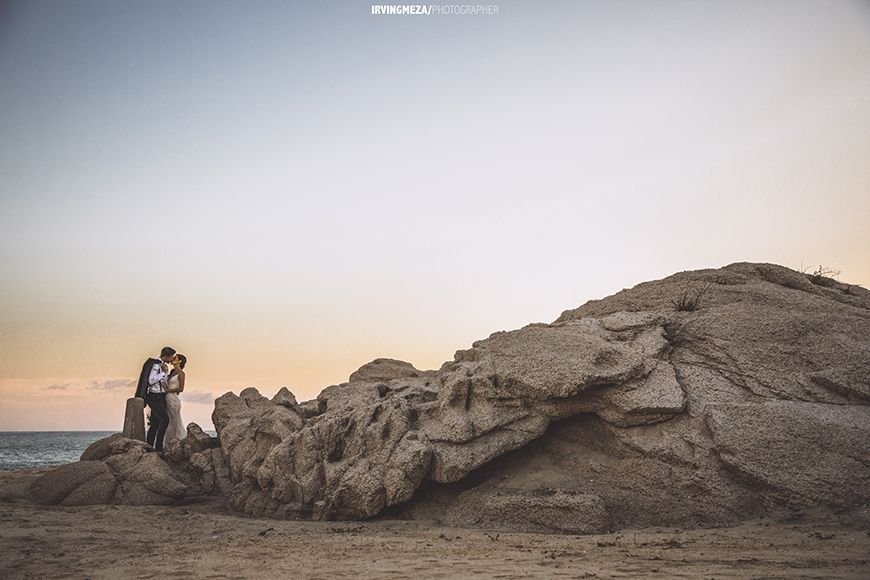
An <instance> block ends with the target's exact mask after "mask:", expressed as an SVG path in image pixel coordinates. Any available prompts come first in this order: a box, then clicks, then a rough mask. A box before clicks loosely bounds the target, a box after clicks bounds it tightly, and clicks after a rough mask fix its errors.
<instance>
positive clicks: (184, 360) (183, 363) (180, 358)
mask: <svg viewBox="0 0 870 580" xmlns="http://www.w3.org/2000/svg"><path fill="white" fill-rule="evenodd" d="M186 365H187V357H186V356H184V355H183V354H179V355H178V366H179V367H181V368H182V369H183V368H184V367H185V366H186Z"/></svg>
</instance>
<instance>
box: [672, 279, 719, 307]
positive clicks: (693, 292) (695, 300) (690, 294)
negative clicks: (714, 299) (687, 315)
mask: <svg viewBox="0 0 870 580" xmlns="http://www.w3.org/2000/svg"><path fill="white" fill-rule="evenodd" d="M709 288H710V285H709V284H705V285H704V287H703V288H700V289H698V288H695V289H691V288H686V289H685V290H683V293H682V294H680V295H679V296H676V297H675V298H672V299H671V304H673V305H674V310H676V311H678V312H694V311H695V310H697V309H698V308H699V306H700V304H701V298H702V297H703V296H704V294H706V293H707V290H708V289H709Z"/></svg>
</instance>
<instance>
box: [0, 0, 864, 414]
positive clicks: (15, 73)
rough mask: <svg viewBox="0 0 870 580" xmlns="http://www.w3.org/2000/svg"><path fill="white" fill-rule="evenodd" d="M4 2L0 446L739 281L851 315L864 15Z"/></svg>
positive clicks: (799, 8) (592, 6)
mask: <svg viewBox="0 0 870 580" xmlns="http://www.w3.org/2000/svg"><path fill="white" fill-rule="evenodd" d="M371 4H372V2H359V1H348V2H330V3H322V2H314V1H311V2H264V1H259V0H256V1H253V2H237V1H219V0H208V1H198V0H185V1H183V2H177V1H175V0H172V1H168V0H167V1H155V0H147V1H141V2H132V1H129V2H127V1H118V0H105V1H93V0H70V1H65V2H57V1H44V0H25V1H12V2H10V1H2V2H0V264H2V270H0V272H2V274H0V276H2V299H0V349H2V358H0V430H57V429H106V430H119V429H120V428H121V424H122V419H123V409H124V400H125V399H126V398H127V397H128V396H132V393H133V390H134V389H133V387H132V386H131V383H132V381H133V380H134V379H135V378H136V376H137V374H138V371H139V369H140V368H141V365H142V362H143V361H144V360H145V358H146V357H147V356H149V355H156V354H157V352H158V351H159V349H160V347H162V346H164V345H172V346H174V347H176V348H177V349H178V350H179V351H180V352H183V353H185V354H187V355H188V357H189V359H190V363H189V367H188V369H187V371H188V390H189V391H190V392H189V393H185V395H184V396H183V400H184V401H185V402H184V408H183V411H182V414H183V416H184V419H185V420H187V421H196V422H198V423H200V424H201V425H202V426H203V427H206V428H210V427H211V421H210V413H211V409H212V403H211V402H212V399H213V397H214V396H218V395H220V394H221V393H223V392H225V391H227V390H235V391H238V390H239V389H241V388H243V387H245V386H249V385H255V386H258V387H259V388H260V389H261V391H262V392H264V393H265V394H268V395H271V394H273V393H274V392H275V391H276V390H277V389H278V388H279V387H280V386H282V385H286V386H287V387H288V388H290V389H291V390H292V391H293V392H294V393H295V394H296V396H297V398H298V399H300V400H305V399H309V398H312V397H314V396H315V395H316V394H317V393H318V392H319V391H320V390H321V389H322V388H324V387H326V386H328V385H331V384H335V383H339V382H343V381H345V380H347V377H348V375H349V374H350V373H351V372H353V371H354V370H355V369H356V368H358V367H359V366H361V365H362V364H364V363H365V362H367V361H369V360H371V359H373V358H376V357H379V356H385V357H391V358H398V359H402V360H407V361H409V362H411V363H413V364H414V365H416V366H417V367H418V368H437V367H438V366H440V365H441V363H442V362H444V361H445V360H449V359H451V358H452V357H453V353H454V351H455V350H457V349H459V348H467V347H468V346H469V345H470V343H471V342H472V341H474V340H476V339H479V338H483V337H486V336H488V335H489V334H490V333H491V332H494V331H497V330H505V329H511V328H517V327H520V326H523V325H524V324H526V323H529V322H534V321H552V320H553V319H555V318H556V317H557V316H558V315H559V313H560V312H561V311H562V310H564V309H566V308H572V307H576V306H578V305H580V304H582V303H583V302H585V301H586V300H588V299H592V298H600V297H603V296H606V295H608V294H612V293H613V292H616V291H618V290H620V289H622V288H624V287H629V286H633V285H634V284H637V283H639V282H642V281H645V280H649V279H656V278H661V277H663V276H666V275H668V274H671V273H673V272H676V271H680V270H686V269H696V268H705V267H720V266H724V265H726V264H728V263H731V262H736V261H764V262H775V263H780V264H783V265H786V266H789V267H792V268H796V269H799V268H801V267H810V268H811V269H812V268H814V267H816V266H818V265H819V264H824V265H826V266H830V267H833V268H836V269H838V270H840V272H841V275H840V279H841V280H844V281H848V282H852V283H857V284H862V285H864V286H865V287H866V286H870V3H867V2H862V1H845V0H844V1H836V0H821V1H814V2H803V1H797V0H785V1H772V0H766V1H763V2H754V1H745V2H743V1H736V2H730V1H729V2H726V1H721V2H710V1H700V0H699V1H691V2H690V1H673V2H670V1H664V0H662V1H656V2H648V1H642V0H639V1H636V2H628V1H609V0H608V1H605V0H601V1H594V2H590V1H572V2H546V1H545V2H533V1H531V0H529V1H525V2H494V4H498V5H499V14H498V15H494V16H431V17H424V16H374V15H372V14H371Z"/></svg>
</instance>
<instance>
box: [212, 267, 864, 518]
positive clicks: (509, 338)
mask: <svg viewBox="0 0 870 580" xmlns="http://www.w3.org/2000/svg"><path fill="white" fill-rule="evenodd" d="M684 296H688V298H690V300H685V299H684V300H680V298H681V297H684ZM692 299H695V300H694V303H692V302H693V300H692ZM868 360H870V293H868V292H867V291H866V290H864V289H862V288H859V287H855V286H848V285H845V284H840V283H838V282H835V281H829V280H827V279H821V280H820V279H818V278H814V277H812V276H807V275H804V274H801V273H798V272H794V271H791V270H788V269H786V268H782V267H779V266H773V265H767V264H734V265H732V266H729V267H726V268H723V269H720V270H702V271H698V272H686V273H681V274H677V275H675V276H672V277H670V278H667V279H665V280H661V281H658V282H649V283H645V284H641V285H639V286H637V287H635V288H633V289H631V290H626V291H623V292H621V293H619V294H617V295H615V296H613V297H611V298H607V299H605V300H601V301H593V302H589V303H587V304H585V305H583V306H581V307H580V308H578V309H575V310H569V311H566V312H564V313H563V314H562V316H560V317H559V318H558V319H557V320H556V321H555V322H553V323H551V324H532V325H529V326H526V327H524V328H522V329H519V330H514V331H510V332H497V333H495V334H493V335H492V336H490V337H489V338H487V339H485V340H481V341H478V342H475V343H474V344H473V345H472V347H471V348H470V349H468V350H462V351H458V352H457V353H456V356H455V357H454V360H453V361H450V362H448V363H445V364H444V365H443V366H442V367H441V369H439V370H438V371H419V370H417V369H415V368H414V367H413V366H411V365H410V364H408V363H403V362H400V361H394V360H390V359H378V360H376V361H373V362H371V363H369V364H367V365H364V366H363V367H362V368H360V369H359V370H358V371H356V372H355V373H353V374H352V375H351V377H350V380H349V381H348V382H347V383H344V384H341V385H335V386H332V387H329V388H327V389H325V390H324V391H323V393H321V395H320V396H319V397H318V399H317V405H316V407H315V406H313V405H312V404H310V403H309V404H307V409H308V410H307V411H306V412H302V411H301V409H300V406H299V405H295V399H294V401H293V403H294V404H292V405H283V406H282V403H281V401H280V400H279V399H286V398H287V395H281V394H280V393H279V396H276V398H275V399H273V400H272V401H269V400H268V399H266V398H265V397H262V396H261V395H259V393H257V392H255V391H253V390H248V391H245V392H243V393H242V394H241V395H240V396H238V397H236V396H235V395H232V394H228V395H225V396H224V397H222V398H221V399H219V400H218V401H217V403H216V408H215V425H216V427H217V429H218V432H219V435H220V439H221V446H222V449H223V452H224V454H225V456H226V457H227V459H228V464H229V468H230V473H231V478H232V480H233V483H234V487H233V491H232V492H231V493H230V502H231V504H232V505H233V506H234V507H235V508H237V509H239V510H241V511H244V512H247V513H251V514H257V515H274V516H278V517H314V518H362V517H371V516H373V515H376V514H378V513H381V512H382V511H383V510H385V509H387V508H390V506H397V507H394V508H393V511H392V512H391V513H394V514H401V515H403V516H406V517H431V518H435V519H439V520H441V521H444V522H446V523H452V524H456V525H484V526H485V525H496V524H498V522H499V521H500V522H501V523H502V524H503V525H508V526H513V527H520V528H523V529H531V530H541V529H544V528H547V529H558V530H561V531H571V530H573V531H590V530H596V529H604V528H607V527H609V526H616V527H618V526H622V525H632V524H644V523H652V524H655V523H661V522H665V521H667V522H674V523H680V524H681V525H687V524H691V523H693V522H709V523H719V522H727V521H734V520H736V519H740V518H743V517H748V516H750V515H758V514H759V513H764V512H766V511H770V510H775V509H777V508H778V507H787V506H792V507H794V506H795V505H829V506H840V507H842V506H849V505H858V504H860V502H861V501H866V499H867V495H868V493H867V491H866V490H867V489H870V486H868V483H870V467H868V465H867V461H866V459H862V458H866V457H867V456H870V448H868V444H867V441H870V437H868V435H870V415H868V407H867V404H868V400H870V399H868V374H867V364H868V363H867V361H868ZM566 441H569V442H570V444H567V443H566ZM421 487H422V489H421ZM409 500H412V501H409ZM396 510H398V511H396ZM557 512H558V513H561V514H563V515H564V516H565V517H564V518H562V519H560V518H556V517H552V516H546V517H544V516H541V514H544V513H557ZM520 513H522V514H526V515H523V516H521V515H518V514H520ZM498 514H504V515H502V516H498ZM507 514H511V515H510V516H508V515H507ZM497 516H498V517H497ZM548 526H549V527H548Z"/></svg>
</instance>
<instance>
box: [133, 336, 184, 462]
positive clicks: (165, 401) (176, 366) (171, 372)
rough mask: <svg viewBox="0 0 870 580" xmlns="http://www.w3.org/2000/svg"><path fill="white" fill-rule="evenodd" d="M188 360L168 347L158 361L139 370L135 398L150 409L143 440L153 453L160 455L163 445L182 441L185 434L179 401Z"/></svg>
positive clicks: (150, 359)
mask: <svg viewBox="0 0 870 580" xmlns="http://www.w3.org/2000/svg"><path fill="white" fill-rule="evenodd" d="M185 366H187V357H186V356H184V355H183V354H179V353H177V352H176V351H175V349H174V348H172V347H171V346H165V347H163V349H162V350H161V351H160V358H149V359H148V360H146V361H145V364H144V365H143V366H142V373H141V374H140V375H139V384H138V386H137V387H136V396H137V397H138V398H140V399H145V404H146V405H147V406H148V407H149V408H150V409H151V422H150V425H149V426H148V434H147V436H146V437H145V439H146V441H147V442H148V444H149V445H151V446H152V447H154V450H155V451H163V443H164V441H165V442H166V443H169V442H170V441H174V440H176V439H184V437H185V436H186V435H187V430H186V429H185V427H184V422H183V421H182V420H181V399H179V398H178V393H180V392H182V391H183V390H184V381H185V374H184V367H185Z"/></svg>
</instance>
